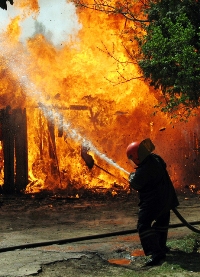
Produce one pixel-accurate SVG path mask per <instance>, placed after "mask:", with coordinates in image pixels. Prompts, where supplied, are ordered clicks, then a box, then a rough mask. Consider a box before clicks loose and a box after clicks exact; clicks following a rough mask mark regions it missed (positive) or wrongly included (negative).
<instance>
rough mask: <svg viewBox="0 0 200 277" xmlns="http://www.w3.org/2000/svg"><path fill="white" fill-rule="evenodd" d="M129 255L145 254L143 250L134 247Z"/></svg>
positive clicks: (139, 255) (138, 255)
mask: <svg viewBox="0 0 200 277" xmlns="http://www.w3.org/2000/svg"><path fill="white" fill-rule="evenodd" d="M131 256H132V257H141V256H145V254H144V251H143V250H142V249H135V250H133V252H132V253H131Z"/></svg>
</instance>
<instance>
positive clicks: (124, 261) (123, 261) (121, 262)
mask: <svg viewBox="0 0 200 277" xmlns="http://www.w3.org/2000/svg"><path fill="white" fill-rule="evenodd" d="M108 262H109V263H111V264H118V265H129V264H130V263H131V260H129V259H120V258H119V259H110V260H108Z"/></svg>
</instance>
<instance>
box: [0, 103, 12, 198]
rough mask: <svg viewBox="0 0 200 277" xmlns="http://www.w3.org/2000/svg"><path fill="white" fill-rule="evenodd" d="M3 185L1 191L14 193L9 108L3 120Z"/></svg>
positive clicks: (10, 111)
mask: <svg viewBox="0 0 200 277" xmlns="http://www.w3.org/2000/svg"><path fill="white" fill-rule="evenodd" d="M3 154H4V185H3V191H4V192H5V193H8V194H11V193H13V192H14V190H15V189H14V126H13V117H12V110H11V107H10V106H7V107H6V109H5V114H4V120H3Z"/></svg>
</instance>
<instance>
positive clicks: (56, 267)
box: [0, 193, 200, 277]
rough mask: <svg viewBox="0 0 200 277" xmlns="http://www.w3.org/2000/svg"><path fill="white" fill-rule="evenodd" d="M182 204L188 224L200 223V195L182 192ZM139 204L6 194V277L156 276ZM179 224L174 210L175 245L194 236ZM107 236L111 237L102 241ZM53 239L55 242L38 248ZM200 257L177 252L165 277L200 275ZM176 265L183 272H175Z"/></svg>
mask: <svg viewBox="0 0 200 277" xmlns="http://www.w3.org/2000/svg"><path fill="white" fill-rule="evenodd" d="M179 201H180V207H179V212H180V213H181V214H182V215H183V216H184V217H185V218H186V220H187V221H189V222H194V221H199V220H200V216H199V214H200V198H199V195H195V194H191V193H188V194H181V195H179ZM137 203H138V200H137V196H136V195H119V196H117V195H115V196H114V197H113V196H110V195H106V194H105V195H99V196H98V197H97V196H93V195H89V197H88V198H87V197H86V198H84V199H80V198H71V197H68V196H65V195H64V194H62V195H61V194H51V195H49V194H39V195H16V196H5V195H1V196H0V204H1V208H0V277H8V276H9V277H11V276H12V277H20V276H38V277H65V276H69V277H72V276H73V277H74V276H91V277H92V276H96V277H98V276H103V277H105V276H151V275H148V274H151V271H152V269H147V268H144V267H143V264H144V262H145V259H146V257H144V255H143V252H142V248H141V245H140V242H139V238H138V234H137V232H135V231H136V222H137V211H138V207H137ZM177 223H180V220H179V219H178V218H177V217H176V216H175V215H174V214H173V212H172V214H171V222H170V226H171V227H170V229H169V242H170V241H173V240H175V239H179V238H184V237H185V236H187V235H189V234H192V231H191V230H189V229H188V228H186V227H180V228H175V227H172V226H173V225H174V224H177ZM196 227H197V228H200V226H196ZM114 232H122V234H123V235H120V234H117V235H112V234H113V233H114ZM124 232H127V233H126V234H124ZM101 234H106V235H105V236H104V237H101V236H100V237H99V238H97V237H96V236H97V235H101ZM80 237H81V238H82V239H79V240H78V241H76V240H73V241H72V242H71V241H70V242H66V243H55V241H59V240H61V241H63V240H66V239H70V238H80ZM49 241H50V242H51V241H53V242H54V243H52V244H51V243H49V244H47V245H45V244H44V245H43V246H42V245H40V246H36V247H35V246H34V244H35V243H43V242H49ZM30 244H31V245H33V246H31V247H29V246H28V247H23V246H24V245H30ZM21 246H22V247H21ZM20 247H21V248H20ZM12 248H13V249H12ZM199 258H200V254H199V246H198V247H196V249H195V252H193V253H192V255H191V253H187V252H185V251H182V250H180V249H173V248H172V250H171V252H170V254H168V256H167V259H166V262H165V263H164V265H162V266H167V268H168V270H169V268H170V270H171V273H169V272H168V274H167V275H162V276H200V263H199ZM174 262H175V263H176V264H177V265H179V269H177V270H174V265H173V264H174ZM170 264H171V267H170ZM180 268H181V270H182V272H181V273H180ZM147 273H148V274H147ZM154 276H161V275H155V273H154Z"/></svg>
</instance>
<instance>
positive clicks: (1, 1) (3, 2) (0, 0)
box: [0, 0, 13, 10]
mask: <svg viewBox="0 0 200 277" xmlns="http://www.w3.org/2000/svg"><path fill="white" fill-rule="evenodd" d="M8 1H9V2H10V4H11V5H13V0H0V8H1V9H3V10H7V2H8Z"/></svg>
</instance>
